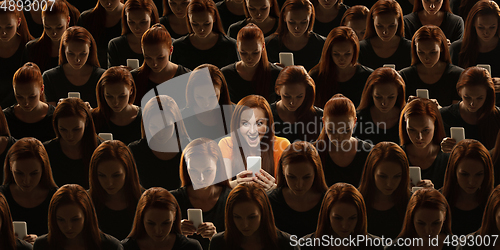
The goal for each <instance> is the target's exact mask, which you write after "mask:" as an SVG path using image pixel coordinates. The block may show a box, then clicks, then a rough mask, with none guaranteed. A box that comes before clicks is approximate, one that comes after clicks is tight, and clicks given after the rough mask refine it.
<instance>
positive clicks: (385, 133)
mask: <svg viewBox="0 0 500 250" xmlns="http://www.w3.org/2000/svg"><path fill="white" fill-rule="evenodd" d="M356 116H357V117H358V120H357V121H356V127H355V128H354V132H353V134H352V136H354V137H357V138H359V139H361V140H363V141H366V142H369V143H371V144H373V145H377V143H379V142H381V141H392V142H394V143H396V144H398V145H399V122H397V123H396V124H395V125H394V126H392V127H391V128H387V127H386V124H385V123H384V124H380V126H377V124H375V122H373V118H372V114H371V112H370V108H365V109H363V110H359V111H358V112H357V114H356Z"/></svg>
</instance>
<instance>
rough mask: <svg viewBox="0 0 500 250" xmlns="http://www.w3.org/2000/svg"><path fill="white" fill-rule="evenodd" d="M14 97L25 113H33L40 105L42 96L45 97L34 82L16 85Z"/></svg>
mask: <svg viewBox="0 0 500 250" xmlns="http://www.w3.org/2000/svg"><path fill="white" fill-rule="evenodd" d="M14 95H15V97H16V100H17V103H18V104H19V107H21V109H22V110H23V111H24V112H31V111H33V110H34V109H35V108H36V107H37V106H38V104H39V103H40V95H43V89H41V88H40V87H38V84H37V83H35V82H33V83H29V84H16V85H14Z"/></svg>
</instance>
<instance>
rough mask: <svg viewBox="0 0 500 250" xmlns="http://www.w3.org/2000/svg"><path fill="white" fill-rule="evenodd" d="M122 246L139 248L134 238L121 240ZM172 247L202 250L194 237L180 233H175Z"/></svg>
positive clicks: (182, 249) (128, 248)
mask: <svg viewBox="0 0 500 250" xmlns="http://www.w3.org/2000/svg"><path fill="white" fill-rule="evenodd" d="M122 246H123V249H124V250H141V249H140V248H139V245H138V244H137V240H136V239H134V238H126V239H124V240H122ZM172 249H175V250H202V249H203V248H201V245H200V243H199V242H198V241H196V240H194V239H189V238H188V237H186V236H184V235H182V234H176V237H175V243H174V246H173V247H172Z"/></svg>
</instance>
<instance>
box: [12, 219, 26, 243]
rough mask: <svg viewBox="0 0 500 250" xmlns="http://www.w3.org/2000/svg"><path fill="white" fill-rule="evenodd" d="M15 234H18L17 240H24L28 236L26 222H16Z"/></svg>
mask: <svg viewBox="0 0 500 250" xmlns="http://www.w3.org/2000/svg"><path fill="white" fill-rule="evenodd" d="M14 232H15V233H16V234H17V238H19V239H21V240H22V239H24V238H25V237H26V235H28V225H27V224H26V221H14Z"/></svg>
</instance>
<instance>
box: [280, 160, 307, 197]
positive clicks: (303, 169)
mask: <svg viewBox="0 0 500 250" xmlns="http://www.w3.org/2000/svg"><path fill="white" fill-rule="evenodd" d="M283 175H284V176H285V180H286V184H287V185H288V188H290V190H291V191H292V192H293V193H294V194H295V195H299V196H300V195H304V194H305V193H307V191H309V190H310V189H311V187H312V186H313V183H314V166H313V164H311V163H310V162H308V161H303V162H290V163H288V164H287V165H284V166H283Z"/></svg>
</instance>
